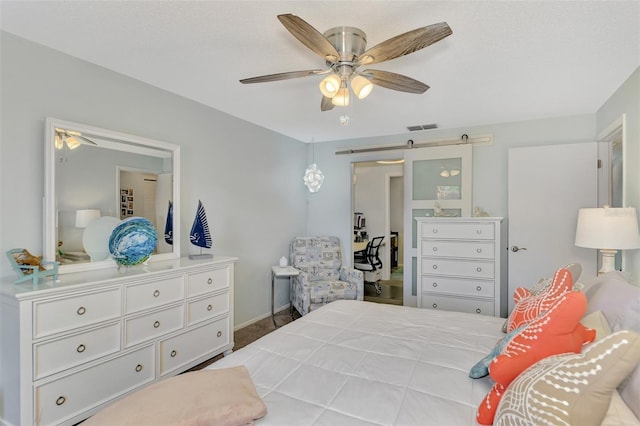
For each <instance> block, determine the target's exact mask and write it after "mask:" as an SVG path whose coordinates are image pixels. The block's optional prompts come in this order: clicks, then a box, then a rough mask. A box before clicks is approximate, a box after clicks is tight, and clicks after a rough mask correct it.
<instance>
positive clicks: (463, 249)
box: [421, 239, 495, 259]
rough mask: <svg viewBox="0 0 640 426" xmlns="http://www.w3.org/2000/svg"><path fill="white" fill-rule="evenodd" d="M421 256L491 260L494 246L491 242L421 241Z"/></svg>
mask: <svg viewBox="0 0 640 426" xmlns="http://www.w3.org/2000/svg"><path fill="white" fill-rule="evenodd" d="M421 244H422V247H421V249H422V255H423V256H429V257H465V258H471V259H493V258H494V254H495V251H494V250H495V246H494V243H493V242H492V241H441V240H427V239H424V240H422V241H421Z"/></svg>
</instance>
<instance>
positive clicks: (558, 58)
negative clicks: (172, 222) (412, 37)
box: [0, 0, 640, 142]
mask: <svg viewBox="0 0 640 426" xmlns="http://www.w3.org/2000/svg"><path fill="white" fill-rule="evenodd" d="M282 13H293V14H295V15H298V16H300V17H301V18H303V19H305V20H306V21H307V22H308V23H310V24H311V25H313V26H314V27H315V28H316V29H318V30H319V31H320V32H324V31H326V30H327V29H329V28H331V27H335V26H339V25H346V26H355V27H358V28H360V29H362V30H363V31H365V33H366V34H367V37H368V46H369V47H371V46H373V45H375V44H378V43H380V42H381V41H384V40H386V39H388V38H390V37H393V36H395V35H398V34H400V33H404V32H406V31H409V30H412V29H415V28H418V27H422V26H425V25H429V24H432V23H436V22H441V21H446V22H447V23H448V24H449V26H450V27H451V28H452V30H453V34H452V35H451V36H449V37H447V38H445V39H444V40H442V41H440V42H438V43H436V44H434V45H432V46H429V47H427V48H425V49H423V50H421V51H418V52H416V53H413V54H411V55H408V56H405V57H401V58H398V59H395V60H392V61H389V62H384V63H382V64H376V65H375V66H371V68H375V69H382V70H388V71H393V72H397V73H400V74H404V75H407V76H409V77H412V78H415V79H417V80H420V81H422V82H424V83H426V84H428V85H429V86H431V89H429V90H428V91H427V92H425V93H424V94H422V95H415V94H408V93H402V92H396V91H392V90H388V89H385V88H381V87H376V88H375V89H374V91H373V93H372V94H371V95H370V96H369V97H368V98H366V99H364V100H361V101H357V102H354V103H353V104H352V105H351V106H349V107H346V108H339V107H336V108H334V109H333V110H332V111H328V112H321V111H320V98H321V95H320V92H319V90H318V83H319V82H320V80H321V79H322V77H321V76H313V77H305V78H299V79H295V80H285V81H280V82H271V83H261V84H251V85H243V84H240V83H239V82H238V80H239V79H241V78H246V77H253V76H257V75H263V74H272V73H278V72H286V71H296V70H307V69H317V68H324V61H323V59H321V58H320V57H318V56H316V55H315V54H314V53H313V52H311V51H310V50H308V49H307V48H306V47H304V46H303V45H302V44H301V43H300V42H298V41H297V40H296V39H295V38H294V37H293V36H292V35H291V34H290V33H289V32H288V31H287V30H286V29H285V28H284V27H283V26H282V25H281V24H280V22H279V21H278V19H277V18H276V15H278V14H282ZM0 15H1V28H2V29H3V30H5V31H8V32H10V33H13V34H16V35H18V36H21V37H24V38H26V39H29V40H32V41H35V42H37V43H41V44H43V45H46V46H49V47H52V48H54V49H57V50H60V51H62V52H65V53H68V54H70V55H73V56H76V57H78V58H82V59H84V60H87V61H89V62H92V63H95V64H98V65H101V66H103V67H106V68H109V69H111V70H114V71H116V72H119V73H122V74H125V75H128V76H131V77H133V78H136V79H138V80H141V81H144V82H147V83H149V84H152V85H154V86H157V87H160V88H163V89H165V90H168V91H170V92H173V93H176V94H179V95H182V96H185V97H187V98H190V99H193V100H195V101H198V102H201V103H203V104H206V105H209V106H211V107H213V108H216V109H218V110H221V111H224V112H227V113H228V114H231V115H233V116H236V117H240V118H242V119H244V120H247V121H250V122H253V123H255V124H258V125H260V126H263V127H266V128H269V129H272V130H275V131H277V132H279V133H282V134H285V135H288V136H290V137H293V138H295V139H298V140H301V141H303V142H309V141H311V140H315V141H328V140H337V139H350V138H359V137H372V136H380V135H390V134H399V133H404V132H406V126H409V125H417V124H430V123H436V124H437V125H438V126H439V127H440V128H456V127H464V126H473V125H482V124H491V123H502V122H510V121H519V120H528V119H536V118H544V117H553V116H565V115H574V114H584V113H594V112H595V111H596V110H597V108H598V107H600V106H601V105H602V104H603V103H604V102H605V101H606V99H607V98H608V97H609V96H610V95H611V94H612V93H613V92H614V91H615V90H616V89H617V88H618V87H619V86H620V84H621V83H622V82H623V81H624V80H625V79H626V78H627V77H628V76H629V75H630V74H631V73H632V72H633V71H634V70H635V69H636V68H637V67H638V66H639V65H640V0H633V1H586V0H583V1H536V2H534V1H479V0H475V1H311V0H307V1H264V0H262V1H178V0H174V1H126V0H124V1H105V0H103V1H86V0H84V1H82V0H81V1H77V0H76V1H59V0H49V1H7V0H1V1H0ZM342 114H347V115H348V116H350V119H351V120H350V123H349V125H348V126H342V125H341V124H340V122H339V117H340V115H342Z"/></svg>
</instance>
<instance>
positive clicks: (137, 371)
mask: <svg viewBox="0 0 640 426" xmlns="http://www.w3.org/2000/svg"><path fill="white" fill-rule="evenodd" d="M141 371H142V364H138V365H136V373H139V372H141Z"/></svg>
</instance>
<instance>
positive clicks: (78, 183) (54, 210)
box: [44, 119, 180, 273]
mask: <svg viewBox="0 0 640 426" xmlns="http://www.w3.org/2000/svg"><path fill="white" fill-rule="evenodd" d="M46 132H47V137H46V141H45V154H46V155H45V221H44V231H45V247H44V253H45V259H46V260H57V261H58V262H60V272H61V273H64V272H71V271H79V270H87V269H96V268H102V267H109V266H114V265H115V262H114V261H113V259H112V257H111V255H110V253H109V248H108V241H109V237H110V235H111V231H112V230H113V228H115V226H116V225H117V224H118V223H120V221H121V220H123V219H126V218H129V217H144V218H147V219H148V220H149V221H151V222H152V223H153V224H154V226H155V227H156V230H157V232H158V247H157V248H156V250H155V252H154V254H153V257H152V260H159V259H164V258H176V257H179V254H180V251H179V244H178V243H179V236H178V232H177V231H178V224H179V223H180V222H179V217H178V212H179V197H178V196H179V182H178V180H179V147H178V146H177V145H173V144H168V143H165V142H160V141H156V140H151V139H147V138H141V137H138V136H133V135H127V134H123V133H119V132H113V131H110V130H105V129H99V128H95V127H90V126H86V125H82V124H78V123H71V122H65V121H61V120H56V119H47V123H46ZM171 207H172V214H170V213H169V210H170V208H171ZM166 231H170V234H171V237H172V239H169V238H165V232H166Z"/></svg>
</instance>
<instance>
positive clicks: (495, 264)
mask: <svg viewBox="0 0 640 426" xmlns="http://www.w3.org/2000/svg"><path fill="white" fill-rule="evenodd" d="M416 221H417V224H418V241H417V244H418V262H417V263H418V264H417V295H418V302H417V303H418V307H420V308H426V309H444V310H452V311H460V312H470V313H478V314H483V315H492V316H502V317H506V315H507V281H506V277H507V275H506V271H507V262H506V251H505V237H506V232H505V226H504V223H503V221H502V218H475V217H473V218H431V217H429V218H416Z"/></svg>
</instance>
